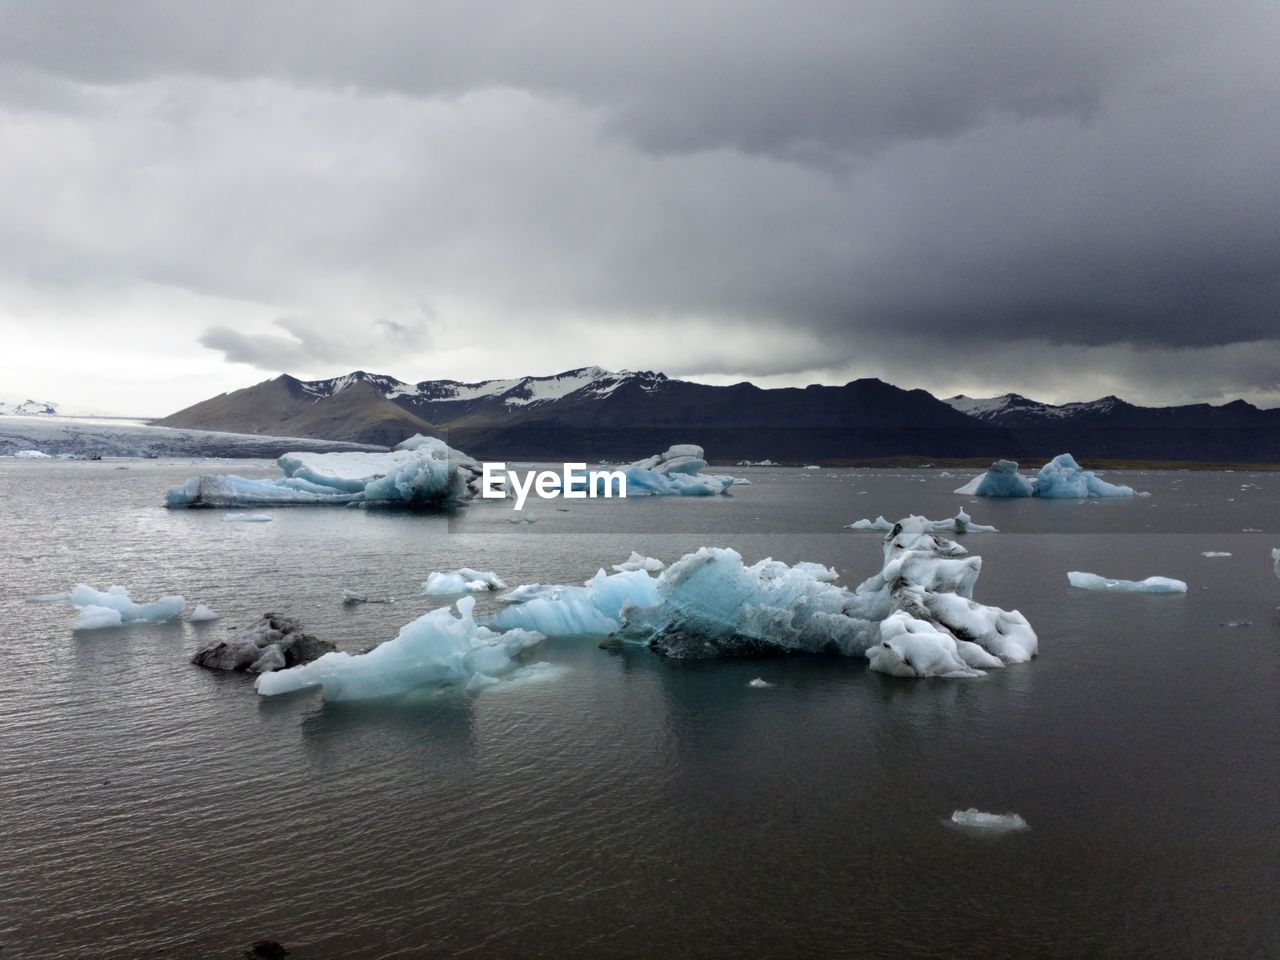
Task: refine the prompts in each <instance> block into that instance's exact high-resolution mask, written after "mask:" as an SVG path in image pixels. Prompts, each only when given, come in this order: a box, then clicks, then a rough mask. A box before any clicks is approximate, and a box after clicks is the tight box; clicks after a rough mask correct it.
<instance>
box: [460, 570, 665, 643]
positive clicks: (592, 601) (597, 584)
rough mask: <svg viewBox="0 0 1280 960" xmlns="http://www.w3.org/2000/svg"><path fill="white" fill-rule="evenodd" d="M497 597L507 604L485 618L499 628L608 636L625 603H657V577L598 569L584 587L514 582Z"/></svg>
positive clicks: (613, 628)
mask: <svg viewBox="0 0 1280 960" xmlns="http://www.w3.org/2000/svg"><path fill="white" fill-rule="evenodd" d="M499 599H501V600H503V601H505V602H507V603H508V604H510V605H509V606H508V607H506V608H505V609H503V610H500V611H498V612H497V613H495V614H492V615H491V616H489V617H486V618H485V619H484V621H483V622H484V623H485V624H486V625H487V626H492V627H495V628H497V629H499V630H507V629H510V628H512V627H519V628H523V629H526V630H536V631H537V632H539V633H542V634H545V635H546V636H549V637H564V636H595V635H600V634H604V635H608V634H611V633H613V632H614V631H616V630H617V629H618V628H619V626H620V625H621V619H622V611H623V609H624V608H627V607H629V606H650V605H652V604H654V603H656V602H657V600H658V594H657V587H656V581H655V580H654V579H653V578H652V577H650V576H649V574H648V573H646V572H645V571H644V570H628V571H625V572H622V573H615V574H613V575H612V576H609V575H606V574H605V572H604V571H603V570H600V571H597V573H596V575H595V576H594V577H592V578H591V579H590V580H588V581H587V583H586V584H585V585H584V586H581V587H574V586H561V585H551V586H542V585H539V584H530V585H527V586H520V587H517V588H516V589H515V590H512V591H511V592H510V593H506V594H504V595H503V596H502V597H500V598H499Z"/></svg>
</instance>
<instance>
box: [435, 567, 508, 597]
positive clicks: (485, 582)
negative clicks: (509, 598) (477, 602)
mask: <svg viewBox="0 0 1280 960" xmlns="http://www.w3.org/2000/svg"><path fill="white" fill-rule="evenodd" d="M505 589H507V585H506V583H505V582H504V581H503V579H502V578H501V577H499V576H498V575H497V574H496V573H494V572H493V571H492V570H472V569H471V568H470V567H459V568H458V569H457V570H454V571H453V572H452V573H442V572H440V571H439V570H437V571H434V572H432V573H431V575H430V576H428V577H427V579H426V581H425V582H424V583H423V584H422V592H423V593H424V594H425V595H426V596H428V597H447V596H451V595H453V594H456V593H483V592H484V591H486V590H505Z"/></svg>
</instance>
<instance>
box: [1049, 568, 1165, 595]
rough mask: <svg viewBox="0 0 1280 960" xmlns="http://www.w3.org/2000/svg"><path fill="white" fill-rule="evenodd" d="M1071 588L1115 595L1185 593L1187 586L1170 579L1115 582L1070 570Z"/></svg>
mask: <svg viewBox="0 0 1280 960" xmlns="http://www.w3.org/2000/svg"><path fill="white" fill-rule="evenodd" d="M1067 580H1068V581H1069V582H1070V584H1071V586H1073V587H1079V588H1080V589H1081V590H1110V591H1113V592H1115V593H1186V592H1187V584H1186V582H1185V581H1182V580H1175V579H1173V578H1172V577H1147V578H1146V579H1145V580H1115V579H1113V578H1111V577H1102V576H1099V575H1098V574H1096V573H1084V572H1082V571H1080V570H1072V571H1070V572H1068V573H1067Z"/></svg>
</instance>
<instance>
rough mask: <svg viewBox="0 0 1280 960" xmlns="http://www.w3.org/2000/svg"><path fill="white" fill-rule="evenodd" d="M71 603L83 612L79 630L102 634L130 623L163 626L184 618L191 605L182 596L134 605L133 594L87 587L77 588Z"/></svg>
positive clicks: (113, 589) (85, 585)
mask: <svg viewBox="0 0 1280 960" xmlns="http://www.w3.org/2000/svg"><path fill="white" fill-rule="evenodd" d="M70 600H71V603H72V605H73V606H75V607H76V608H77V609H78V610H79V611H80V618H79V620H77V621H76V626H75V629H77V630H100V629H103V628H105V627H119V626H123V625H124V624H126V623H137V622H151V623H162V622H164V621H165V620H172V619H173V618H174V617H179V616H181V615H182V610H183V608H184V607H185V606H186V605H187V601H186V600H185V599H183V598H182V597H180V596H176V595H175V596H168V597H161V598H160V599H159V600H156V601H155V602H154V603H134V602H133V601H132V600H130V599H129V591H128V590H127V589H125V588H124V587H119V586H114V587H110V588H109V589H107V590H106V591H102V590H95V589H94V588H93V587H91V586H89V585H88V584H85V583H80V584H76V587H75V589H74V590H72V591H71V596H70Z"/></svg>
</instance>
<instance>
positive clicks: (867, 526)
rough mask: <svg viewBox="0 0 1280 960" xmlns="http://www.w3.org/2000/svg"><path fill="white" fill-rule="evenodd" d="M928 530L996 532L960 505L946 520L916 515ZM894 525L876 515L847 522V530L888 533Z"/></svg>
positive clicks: (996, 531)
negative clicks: (975, 518) (958, 509)
mask: <svg viewBox="0 0 1280 960" xmlns="http://www.w3.org/2000/svg"><path fill="white" fill-rule="evenodd" d="M914 519H918V520H920V521H921V522H922V523H924V525H925V527H926V528H927V529H929V530H937V531H939V532H944V531H949V532H951V533H998V532H999V531H998V530H996V528H995V527H990V526H987V525H986V524H983V523H974V522H973V518H972V517H971V516H969V514H967V513H965V512H964V508H963V507H962V508H961V509H960V511H959V512H958V513H957V514H956V515H955V516H954V517H950V518H948V519H946V520H927V519H925V518H924V517H916V518H914ZM893 527H894V525H893V523H890V522H889V521H888V520H886V519H885V518H884V517H883V516H879V517H876V518H875V519H874V520H855V521H854V522H853V523H851V524H849V525H848V527H847V529H849V530H872V531H876V532H878V533H888V532H889V531H890V530H892V529H893Z"/></svg>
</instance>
